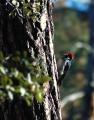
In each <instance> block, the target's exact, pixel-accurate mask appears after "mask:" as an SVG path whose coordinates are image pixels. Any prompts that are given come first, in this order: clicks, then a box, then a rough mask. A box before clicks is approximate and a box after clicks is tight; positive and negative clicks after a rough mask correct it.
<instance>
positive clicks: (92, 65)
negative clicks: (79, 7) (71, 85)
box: [83, 1, 94, 120]
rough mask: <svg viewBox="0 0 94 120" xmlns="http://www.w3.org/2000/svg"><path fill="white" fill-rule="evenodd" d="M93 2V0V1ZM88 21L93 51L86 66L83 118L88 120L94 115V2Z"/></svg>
mask: <svg viewBox="0 0 94 120" xmlns="http://www.w3.org/2000/svg"><path fill="white" fill-rule="evenodd" d="M92 2H93V1H92ZM88 22H89V36H90V37H89V46H90V47H91V49H92V52H91V51H90V52H89V53H88V61H87V66H86V77H87V85H86V86H85V89H84V90H85V98H84V99H85V107H84V114H83V120H88V119H89V117H90V116H93V111H94V108H93V104H92V105H91V103H92V96H93V91H94V90H93V89H94V88H93V87H94V86H93V85H92V83H93V81H94V78H93V76H94V75H93V74H94V52H93V48H94V4H93V3H91V5H90V9H89V12H88Z"/></svg>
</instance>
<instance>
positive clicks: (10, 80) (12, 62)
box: [0, 52, 51, 105]
mask: <svg viewBox="0 0 94 120" xmlns="http://www.w3.org/2000/svg"><path fill="white" fill-rule="evenodd" d="M43 71H44V70H43V67H42V66H41V64H40V61H39V60H34V62H32V61H31V59H30V58H29V57H28V55H27V52H24V53H23V54H20V53H19V52H16V53H15V54H13V55H10V56H4V54H3V53H2V52H0V103H2V102H4V101H5V100H11V101H12V100H14V99H15V97H16V98H20V99H23V100H24V101H26V103H27V104H28V105H31V103H32V100H33V98H35V99H36V100H37V101H38V102H42V101H43V98H44V93H43V84H44V83H45V82H47V81H49V80H51V78H50V77H49V76H48V75H44V74H43Z"/></svg>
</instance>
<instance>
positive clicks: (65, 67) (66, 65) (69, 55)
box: [57, 52, 75, 86]
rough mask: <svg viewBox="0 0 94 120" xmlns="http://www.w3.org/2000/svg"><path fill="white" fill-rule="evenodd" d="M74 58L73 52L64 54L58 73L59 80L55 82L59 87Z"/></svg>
mask: <svg viewBox="0 0 94 120" xmlns="http://www.w3.org/2000/svg"><path fill="white" fill-rule="evenodd" d="M74 58H75V55H74V53H73V52H66V53H64V56H63V61H64V63H63V66H62V68H61V70H60V72H59V79H58V81H57V84H58V85H59V86H60V85H61V83H62V81H63V79H64V78H65V76H66V74H67V72H68V71H69V69H70V67H71V64H72V61H73V60H74Z"/></svg>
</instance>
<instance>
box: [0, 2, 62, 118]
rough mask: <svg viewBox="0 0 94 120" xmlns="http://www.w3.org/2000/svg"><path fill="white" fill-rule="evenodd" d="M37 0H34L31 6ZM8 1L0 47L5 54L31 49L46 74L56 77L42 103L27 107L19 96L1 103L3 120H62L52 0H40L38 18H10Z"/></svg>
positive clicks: (0, 17)
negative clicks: (34, 19)
mask: <svg viewBox="0 0 94 120" xmlns="http://www.w3.org/2000/svg"><path fill="white" fill-rule="evenodd" d="M34 2H35V0H31V6H33V5H34ZM5 3H6V1H5V0H2V1H0V50H2V51H3V52H4V53H5V54H9V53H13V52H15V51H16V50H19V51H20V52H23V51H24V50H27V51H28V53H29V54H30V57H31V59H33V60H34V59H36V58H38V59H40V60H41V61H42V65H43V66H44V69H45V70H44V74H49V75H50V76H51V77H52V81H51V82H49V83H45V84H44V91H45V100H44V102H43V103H42V104H39V103H37V102H36V101H35V100H33V103H32V106H31V107H27V106H26V104H25V103H23V102H22V101H18V100H16V99H15V101H13V102H6V103H5V104H3V105H0V120H30V119H32V120H60V119H61V118H60V110H59V103H58V101H59V95H58V88H57V79H58V74H57V67H56V61H55V56H54V52H53V21H52V16H51V3H50V0H40V3H41V6H42V7H41V10H40V16H39V17H40V19H37V20H36V21H35V22H33V20H32V19H27V18H25V19H22V18H20V17H14V18H10V17H9V15H8V12H7V11H6V9H7V8H6V7H8V6H6V4H5ZM43 25H44V26H43Z"/></svg>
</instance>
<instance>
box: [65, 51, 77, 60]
mask: <svg viewBox="0 0 94 120" xmlns="http://www.w3.org/2000/svg"><path fill="white" fill-rule="evenodd" d="M64 56H65V57H69V58H70V59H74V58H75V54H74V53H72V52H66V53H65V54H64Z"/></svg>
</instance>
